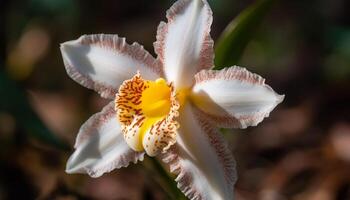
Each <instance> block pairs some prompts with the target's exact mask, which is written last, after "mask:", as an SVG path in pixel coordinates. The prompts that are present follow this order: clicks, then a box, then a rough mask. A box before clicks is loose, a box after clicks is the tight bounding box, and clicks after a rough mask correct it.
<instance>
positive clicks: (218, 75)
mask: <svg viewBox="0 0 350 200" xmlns="http://www.w3.org/2000/svg"><path fill="white" fill-rule="evenodd" d="M195 79H196V83H195V85H194V86H193V88H192V94H191V97H192V100H193V102H194V103H195V104H196V106H198V107H199V108H200V109H201V110H202V111H203V112H204V113H206V114H208V117H209V118H210V119H211V120H213V121H214V122H215V123H216V124H217V125H218V126H222V127H234V128H246V127H248V126H256V125H257V124H258V123H260V122H261V121H262V120H263V119H264V118H265V117H268V116H269V113H270V112H271V111H272V110H273V109H274V108H275V107H276V105H277V104H279V103H280V102H282V101H283V99H284V95H278V94H277V93H276V92H274V91H273V89H272V88H271V87H270V86H268V85H266V84H265V80H264V79H263V78H262V77H260V76H259V75H257V74H253V73H251V72H249V71H248V70H246V69H245V68H241V67H237V66H234V67H230V68H226V69H223V70H220V71H214V70H203V71H201V72H199V73H198V74H196V76H195Z"/></svg>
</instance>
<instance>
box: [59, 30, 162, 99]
mask: <svg viewBox="0 0 350 200" xmlns="http://www.w3.org/2000/svg"><path fill="white" fill-rule="evenodd" d="M61 52H62V56H63V61H64V64H65V67H66V70H67V73H68V75H69V76H70V77H71V78H72V79H74V80H75V81H76V82H78V83H80V84H81V85H83V86H85V87H87V88H89V89H94V90H95V91H97V92H98V93H99V94H100V95H101V96H102V97H105V98H110V99H112V98H114V97H115V94H116V92H117V91H118V88H119V85H121V84H122V82H123V81H124V80H126V79H129V78H131V77H132V76H133V75H134V74H136V72H137V71H140V73H141V74H142V75H143V76H144V77H146V78H148V79H156V78H158V77H161V76H162V69H161V67H160V65H159V63H158V62H157V61H156V60H155V59H154V58H153V57H152V55H150V54H149V53H148V52H147V51H146V50H145V49H144V48H143V46H141V45H139V44H137V43H133V44H132V45H129V44H127V43H126V41H125V38H119V37H118V36H117V35H106V34H98V35H83V36H81V37H80V38H79V39H77V40H73V41H68V42H65V43H63V44H61Z"/></svg>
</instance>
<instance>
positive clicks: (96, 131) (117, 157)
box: [66, 102, 144, 177]
mask: <svg viewBox="0 0 350 200" xmlns="http://www.w3.org/2000/svg"><path fill="white" fill-rule="evenodd" d="M75 148H76V149H75V152H74V153H73V155H72V156H71V157H70V158H69V160H68V162H67V168H66V172H67V173H87V174H89V175H90V176H92V177H99V176H101V175H102V174H104V173H107V172H110V171H112V170H114V169H116V168H121V167H126V166H128V165H129V163H130V162H133V163H136V162H137V161H138V160H143V156H144V153H140V152H135V151H133V150H132V149H130V148H129V146H128V145H127V144H126V143H125V141H124V138H123V134H122V132H121V127H120V125H119V123H118V121H117V118H116V112H115V111H114V102H111V103H109V104H108V105H107V106H106V107H105V108H104V109H103V110H102V111H101V112H100V113H97V114H95V115H93V116H92V117H90V119H89V120H87V121H86V122H85V124H83V126H82V127H81V128H80V131H79V134H78V136H77V139H76V143H75Z"/></svg>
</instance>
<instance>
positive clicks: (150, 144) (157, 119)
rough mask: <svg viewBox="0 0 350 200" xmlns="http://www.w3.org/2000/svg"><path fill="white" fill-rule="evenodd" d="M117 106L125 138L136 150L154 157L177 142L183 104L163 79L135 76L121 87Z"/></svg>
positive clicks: (116, 102)
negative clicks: (179, 114) (153, 79)
mask: <svg viewBox="0 0 350 200" xmlns="http://www.w3.org/2000/svg"><path fill="white" fill-rule="evenodd" d="M115 107H116V110H117V116H118V120H119V122H120V123H121V125H122V131H123V133H124V139H125V141H126V142H127V144H128V145H129V146H130V147H131V148H132V149H134V150H135V151H144V150H145V151H146V152H147V154H148V155H150V156H154V155H156V154H157V153H158V152H159V151H160V150H163V151H164V150H166V149H167V148H169V147H170V146H171V145H172V144H174V143H175V136H176V134H175V131H176V129H177V127H178V124H177V122H176V121H175V118H176V117H177V116H178V111H177V110H178V109H179V107H180V105H179V103H178V101H177V98H176V93H175V91H174V88H173V86H172V85H171V84H167V83H166V81H165V80H164V79H162V78H160V79H157V80H156V81H149V80H143V79H142V78H141V76H140V75H139V74H137V75H135V76H134V77H133V78H132V79H130V80H127V81H125V82H124V83H123V84H122V86H121V87H120V88H119V93H118V94H117V97H116V101H115Z"/></svg>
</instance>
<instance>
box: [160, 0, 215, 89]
mask: <svg viewBox="0 0 350 200" xmlns="http://www.w3.org/2000/svg"><path fill="white" fill-rule="evenodd" d="M167 19H168V23H165V22H161V23H160V24H159V26H158V31H157V41H156V42H155V43H154V48H155V51H156V53H157V55H158V58H159V59H160V60H161V62H162V63H163V68H164V72H165V75H166V78H167V80H168V81H173V82H174V84H175V87H176V88H180V87H189V86H191V85H192V84H193V76H194V74H195V73H196V72H198V71H200V70H201V69H209V68H211V67H212V66H213V57H214V54H213V44H214V43H213V40H212V39H211V37H210V26H211V23H212V21H213V18H212V11H211V9H210V7H209V4H208V3H207V1H206V0H179V1H177V2H176V3H175V4H174V5H173V6H172V7H171V8H170V9H169V10H168V11H167Z"/></svg>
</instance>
